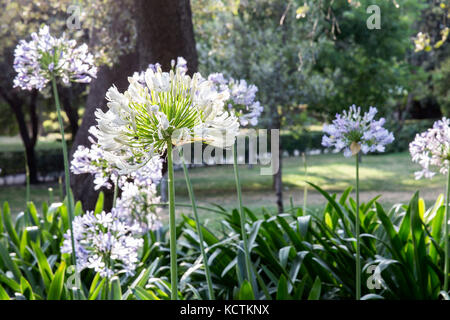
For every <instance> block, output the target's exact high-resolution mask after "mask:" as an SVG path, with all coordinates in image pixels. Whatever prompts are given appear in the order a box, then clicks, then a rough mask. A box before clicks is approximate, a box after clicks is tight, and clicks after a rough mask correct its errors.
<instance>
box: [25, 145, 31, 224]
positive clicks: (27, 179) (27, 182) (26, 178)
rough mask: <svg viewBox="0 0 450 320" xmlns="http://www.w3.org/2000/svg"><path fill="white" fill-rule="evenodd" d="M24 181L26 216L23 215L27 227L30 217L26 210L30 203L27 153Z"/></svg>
mask: <svg viewBox="0 0 450 320" xmlns="http://www.w3.org/2000/svg"><path fill="white" fill-rule="evenodd" d="M25 181H26V185H27V186H26V190H25V204H26V208H27V209H26V214H25V225H28V216H29V215H30V213H29V210H28V203H29V202H30V167H28V157H27V152H26V151H25Z"/></svg>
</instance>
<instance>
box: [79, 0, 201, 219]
mask: <svg viewBox="0 0 450 320" xmlns="http://www.w3.org/2000/svg"><path fill="white" fill-rule="evenodd" d="M135 1H136V2H135V4H136V5H135V7H136V19H137V43H136V48H135V52H134V53H130V54H127V55H124V56H122V57H120V58H119V62H118V63H117V64H116V65H114V66H113V67H112V68H107V67H102V68H100V70H99V72H98V74H97V79H96V80H95V81H93V83H92V84H91V88H90V92H89V96H88V99H87V103H86V111H85V114H84V116H83V122H82V124H81V126H80V128H79V130H78V133H77V135H76V137H75V140H74V144H73V147H72V152H73V151H74V150H76V148H77V147H78V146H79V145H85V146H89V145H90V142H89V140H88V135H89V134H88V130H89V128H90V127H91V126H92V125H95V124H96V121H95V116H94V112H95V109H96V108H102V109H103V110H106V101H105V94H106V91H107V90H108V88H109V87H111V85H112V84H115V85H116V86H117V88H118V89H119V90H120V91H122V92H123V91H124V90H125V89H126V88H127V85H128V81H127V77H128V76H131V75H132V74H133V72H135V71H140V70H144V69H146V68H147V66H148V65H149V64H150V63H156V62H159V63H160V64H161V65H162V67H163V68H164V69H165V70H167V69H169V68H170V61H171V60H172V59H176V58H177V57H178V56H183V57H184V58H185V59H186V60H187V62H188V67H189V72H191V73H192V72H194V71H196V70H197V64H198V62H197V52H196V50H195V39H194V30H193V26H192V17H191V8H190V3H189V0H152V1H146V0H135ZM71 186H72V190H73V193H74V196H75V199H76V200H81V201H82V204H83V208H84V209H85V210H91V209H93V208H94V207H95V202H96V199H97V196H98V192H94V188H93V177H92V176H90V175H72V177H71ZM105 195H106V196H107V197H105V209H106V210H107V209H109V208H110V207H111V205H112V192H110V191H108V192H106V193H105Z"/></svg>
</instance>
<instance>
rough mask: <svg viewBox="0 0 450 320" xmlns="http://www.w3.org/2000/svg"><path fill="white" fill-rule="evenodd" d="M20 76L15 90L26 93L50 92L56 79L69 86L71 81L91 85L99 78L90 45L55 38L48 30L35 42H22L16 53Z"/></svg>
mask: <svg viewBox="0 0 450 320" xmlns="http://www.w3.org/2000/svg"><path fill="white" fill-rule="evenodd" d="M14 69H15V70H16V72H17V76H16V78H15V79H14V87H20V88H21V89H24V90H32V89H38V90H39V91H41V90H43V89H45V88H46V86H47V84H48V82H49V81H51V79H52V78H53V77H54V78H55V79H61V81H62V83H63V84H65V85H69V84H70V82H71V81H74V82H81V83H89V82H90V81H91V79H92V78H95V76H96V74H97V68H96V66H95V65H94V57H93V55H92V54H91V53H89V52H88V47H87V45H86V44H82V45H80V46H77V42H76V41H75V40H69V39H66V37H65V35H64V34H63V35H62V37H61V38H56V37H53V36H52V35H51V34H50V30H49V27H48V26H43V27H42V28H41V29H40V30H39V32H38V33H35V32H34V33H32V34H31V40H30V41H26V40H21V41H20V42H19V44H18V45H17V47H16V49H15V51H14Z"/></svg>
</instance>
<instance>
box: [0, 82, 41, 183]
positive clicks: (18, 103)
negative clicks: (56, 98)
mask: <svg viewBox="0 0 450 320" xmlns="http://www.w3.org/2000/svg"><path fill="white" fill-rule="evenodd" d="M11 92H12V90H9V91H8V92H7V91H5V90H3V89H2V88H1V87H0V95H1V96H2V98H3V99H4V100H5V101H6V102H7V103H8V105H9V106H10V107H11V110H12V111H13V112H14V116H15V117H16V120H17V124H18V127H19V134H20V137H21V139H22V142H23V146H24V148H25V156H26V163H27V165H28V170H29V174H30V183H32V184H35V183H38V182H39V181H38V170H37V163H36V153H35V146H36V141H37V135H38V126H39V119H38V116H37V105H36V101H37V95H38V92H37V91H36V90H33V91H32V92H31V94H30V100H29V103H28V105H26V106H25V107H26V108H27V109H28V110H29V112H30V122H31V123H30V126H31V132H30V130H29V128H28V126H27V122H26V119H25V113H24V112H23V109H22V106H23V105H25V101H24V100H23V99H22V98H21V97H19V96H18V95H17V94H15V93H11ZM24 171H25V168H24Z"/></svg>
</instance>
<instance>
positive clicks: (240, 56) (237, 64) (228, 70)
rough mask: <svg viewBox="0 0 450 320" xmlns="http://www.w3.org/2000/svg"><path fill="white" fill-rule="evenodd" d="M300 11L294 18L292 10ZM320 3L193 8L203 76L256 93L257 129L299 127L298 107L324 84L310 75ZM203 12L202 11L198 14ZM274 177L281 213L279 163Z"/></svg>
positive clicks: (207, 4)
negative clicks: (216, 75)
mask: <svg viewBox="0 0 450 320" xmlns="http://www.w3.org/2000/svg"><path fill="white" fill-rule="evenodd" d="M300 3H301V5H302V8H303V9H302V10H303V11H302V13H303V14H300V15H298V13H297V12H296V10H295V9H296V8H297V7H300ZM322 5H323V4H322V2H320V3H318V2H317V1H306V2H304V1H301V2H300V1H288V2H286V1H281V0H277V1H272V0H271V1H269V0H261V1H230V2H227V3H226V2H221V3H220V5H219V4H217V2H215V1H200V2H196V7H195V8H194V12H195V13H196V15H194V22H195V25H196V27H197V28H196V35H197V41H198V49H199V59H200V64H199V65H200V71H201V73H202V74H210V73H213V72H218V71H220V72H223V73H225V74H227V75H229V76H232V77H234V78H237V79H245V80H247V81H248V82H249V83H253V84H255V85H256V86H257V87H258V94H257V95H258V99H259V100H260V101H261V104H262V105H263V106H264V108H265V110H264V114H263V118H262V119H261V121H260V123H261V125H262V126H263V127H265V128H268V129H287V128H289V127H290V126H292V125H294V124H295V125H298V123H299V122H301V119H302V118H301V114H302V112H303V110H304V109H303V108H302V105H305V104H307V103H308V102H309V100H310V99H311V96H310V94H311V92H317V91H319V90H320V89H319V88H320V87H321V86H322V85H323V84H324V83H323V78H322V77H320V76H319V75H315V76H313V75H312V74H311V70H312V67H313V65H314V63H315V61H316V57H317V54H318V51H319V50H320V47H321V44H322V41H323V38H324V37H323V35H322V34H323V33H324V30H323V24H322V23H321V22H320V23H319V21H320V20H321V19H323V13H322V10H321V8H322ZM202 8H203V9H202ZM280 147H281V150H280V170H279V171H278V173H276V174H275V175H274V189H275V193H276V196H277V206H278V210H279V211H280V212H282V211H283V196H282V192H283V186H282V161H281V154H282V148H283V146H282V145H281V146H280Z"/></svg>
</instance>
